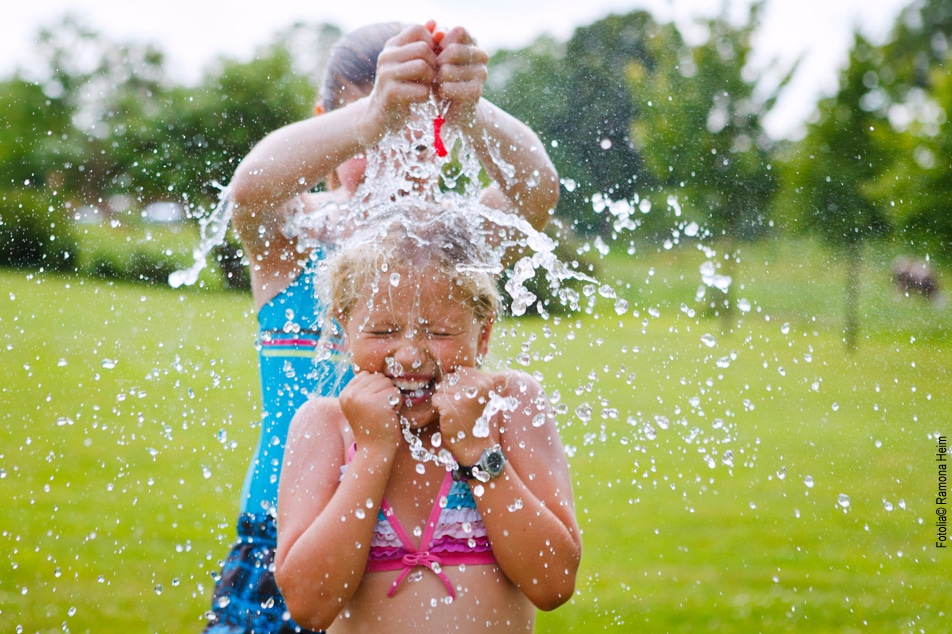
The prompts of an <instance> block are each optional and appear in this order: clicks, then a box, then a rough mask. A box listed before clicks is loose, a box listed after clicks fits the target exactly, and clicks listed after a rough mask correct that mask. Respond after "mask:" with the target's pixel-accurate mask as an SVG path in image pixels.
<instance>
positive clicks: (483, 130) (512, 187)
mask: <svg viewBox="0 0 952 634" xmlns="http://www.w3.org/2000/svg"><path fill="white" fill-rule="evenodd" d="M467 136H469V137H470V139H471V141H472V143H473V146H474V148H475V150H476V153H477V156H478V157H479V159H480V161H481V163H482V165H483V168H484V169H485V170H486V172H487V174H489V176H490V178H492V180H493V182H494V184H495V187H496V188H498V189H499V191H500V192H502V194H503V195H504V196H505V197H506V198H507V199H508V201H509V203H510V206H511V207H512V210H513V211H516V212H517V213H519V214H520V215H521V216H523V217H524V218H525V219H526V220H527V221H528V222H529V223H530V224H531V225H532V226H533V227H534V228H535V229H537V230H541V229H542V228H544V227H545V225H546V224H547V223H548V220H549V212H550V210H552V209H553V208H554V207H555V205H556V203H557V202H558V200H559V180H558V173H557V172H556V170H555V167H554V166H553V165H552V161H551V160H550V159H549V155H548V154H547V153H546V151H545V147H544V146H543V145H542V142H541V141H540V140H539V137H538V136H536V134H535V133H534V132H533V131H532V130H531V129H530V128H529V126H527V125H525V124H524V123H522V122H521V121H519V120H518V119H516V118H515V117H513V116H512V115H510V114H509V113H507V112H506V111H504V110H502V109H501V108H499V107H498V106H496V105H494V104H492V103H491V102H489V101H487V100H486V99H481V100H480V101H479V105H478V107H477V109H476V118H475V124H474V126H473V128H472V129H471V130H468V131H467Z"/></svg>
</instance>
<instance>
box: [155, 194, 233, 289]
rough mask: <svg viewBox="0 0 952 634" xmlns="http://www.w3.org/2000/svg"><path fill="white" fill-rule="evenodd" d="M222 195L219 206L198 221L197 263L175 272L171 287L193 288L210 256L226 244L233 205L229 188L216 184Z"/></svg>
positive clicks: (195, 254) (219, 198) (193, 253)
mask: <svg viewBox="0 0 952 634" xmlns="http://www.w3.org/2000/svg"><path fill="white" fill-rule="evenodd" d="M214 185H215V186H216V187H218V189H219V191H220V193H219V197H218V205H217V206H216V207H215V208H214V209H213V210H212V212H211V213H210V214H208V215H207V216H203V217H201V218H199V220H198V228H199V236H200V237H199V241H198V246H196V247H195V249H194V250H193V251H192V255H193V256H194V258H195V263H194V264H192V266H190V267H189V268H187V269H182V270H180V271H174V272H173V273H171V274H170V275H169V286H171V287H172V288H178V287H180V286H182V285H185V286H192V285H193V284H195V282H197V281H198V276H199V274H200V273H201V272H202V270H203V269H204V268H205V265H206V263H207V261H208V254H209V253H211V251H212V249H214V248H215V247H216V246H218V245H219V244H223V243H224V242H225V236H226V234H227V233H228V223H229V222H231V212H232V208H231V204H230V203H229V200H228V187H226V186H222V185H220V184H218V183H214Z"/></svg>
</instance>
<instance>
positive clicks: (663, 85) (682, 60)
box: [628, 3, 790, 319]
mask: <svg viewBox="0 0 952 634" xmlns="http://www.w3.org/2000/svg"><path fill="white" fill-rule="evenodd" d="M761 6H762V5H761V4H760V3H755V4H754V5H753V6H752V7H751V10H750V13H749V14H748V20H747V23H746V24H744V25H742V26H741V27H739V28H738V27H734V26H733V25H731V24H730V23H729V22H728V21H727V19H726V17H725V16H721V17H719V18H717V19H713V20H709V21H707V22H706V27H707V31H708V38H707V40H706V41H705V42H704V43H703V44H700V45H698V46H695V47H691V46H688V45H687V44H685V42H684V40H683V39H682V37H681V34H680V33H679V32H678V30H677V28H676V27H675V26H674V25H667V26H664V27H662V28H660V29H657V30H656V31H655V32H654V33H652V34H651V36H650V38H649V40H648V42H647V44H648V48H649V52H650V55H651V62H652V63H651V64H650V65H648V64H632V65H631V66H630V67H629V71H628V78H629V81H630V89H629V90H630V93H631V95H632V96H633V99H634V101H635V103H636V105H637V108H638V112H639V116H638V118H637V119H635V120H634V122H633V124H632V130H633V137H634V139H635V144H636V147H637V148H638V150H639V151H640V152H641V153H642V156H643V157H644V161H645V164H646V165H647V167H648V169H649V170H650V172H651V174H652V175H653V177H654V178H655V179H656V181H657V182H658V184H659V187H658V190H657V192H656V193H655V194H654V199H655V204H654V205H653V206H654V207H655V208H662V207H663V205H662V204H659V203H661V202H662V201H669V200H674V199H676V200H677V203H676V204H674V205H673V207H674V210H673V213H674V214H675V218H670V217H668V218H665V219H664V220H665V222H664V223H663V224H661V225H659V227H665V228H667V230H668V231H669V232H670V231H671V227H672V226H674V227H675V228H678V227H680V228H681V229H683V228H684V226H685V225H686V224H688V222H689V221H696V222H697V223H698V224H699V225H700V226H701V227H703V228H704V229H705V230H706V231H707V232H709V233H710V234H712V235H713V236H714V237H715V238H716V239H718V240H720V241H721V243H722V248H723V250H724V256H723V258H719V259H718V262H717V263H716V265H717V266H718V267H720V266H721V265H722V264H723V265H724V266H725V274H726V276H727V277H729V278H734V277H735V273H734V263H735V262H736V260H737V257H736V253H735V250H736V241H737V240H748V239H752V238H755V237H757V236H759V235H761V234H762V233H763V232H764V231H765V227H766V222H765V220H766V215H767V211H768V208H769V204H770V200H771V197H772V196H773V194H774V192H775V191H776V190H777V187H778V183H777V178H776V175H775V174H774V172H773V169H772V165H771V154H770V152H771V150H772V143H771V141H770V139H769V138H768V136H767V134H766V132H765V131H764V129H763V126H762V119H763V117H764V115H765V114H766V113H767V112H768V111H769V109H770V108H771V107H772V106H773V103H774V102H775V100H776V98H777V96H778V94H779V92H780V90H782V89H783V87H784V86H785V85H786V83H787V81H788V80H789V77H790V75H788V76H787V78H785V79H784V80H783V81H782V82H781V83H780V84H779V86H777V87H776V89H775V91H774V92H773V94H770V95H768V96H766V97H758V96H755V88H756V85H755V82H754V81H753V80H751V79H748V78H747V76H746V75H745V67H746V65H747V58H748V56H749V54H750V51H751V48H750V36H751V34H752V33H753V31H754V30H755V29H756V28H757V25H758V24H759V12H760V10H761ZM682 211H683V213H684V217H683V218H680V219H679V218H677V216H678V215H680V213H682ZM655 213H656V214H657V215H663V212H655ZM669 213H670V212H669ZM732 287H733V285H728V286H727V287H726V289H727V292H726V293H725V294H724V296H723V297H722V298H719V299H717V300H715V302H714V303H713V308H714V309H715V310H716V311H717V312H720V313H722V314H723V315H724V316H725V319H729V318H730V316H731V313H732V310H733V307H734V306H733V304H734V302H733V301H732V300H731V297H730V289H731V288H732ZM722 290H724V289H723V288H722Z"/></svg>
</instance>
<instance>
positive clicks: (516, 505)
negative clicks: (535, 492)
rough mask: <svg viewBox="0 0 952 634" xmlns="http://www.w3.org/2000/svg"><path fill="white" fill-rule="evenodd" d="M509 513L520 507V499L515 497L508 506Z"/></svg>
mask: <svg viewBox="0 0 952 634" xmlns="http://www.w3.org/2000/svg"><path fill="white" fill-rule="evenodd" d="M507 508H508V509H509V512H510V513H515V512H516V511H518V510H520V509H521V508H522V499H521V498H516V499H515V500H514V501H513V503H512V504H510V505H509V506H508V507H507Z"/></svg>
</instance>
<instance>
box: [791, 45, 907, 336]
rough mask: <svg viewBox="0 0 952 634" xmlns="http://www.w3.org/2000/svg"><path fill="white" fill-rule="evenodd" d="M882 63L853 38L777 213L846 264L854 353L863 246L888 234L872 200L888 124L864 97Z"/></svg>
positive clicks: (796, 157)
mask: <svg viewBox="0 0 952 634" xmlns="http://www.w3.org/2000/svg"><path fill="white" fill-rule="evenodd" d="M881 63H882V58H881V51H880V50H879V49H876V48H875V47H874V46H872V45H871V44H870V43H869V42H868V41H866V40H865V39H864V38H863V37H861V36H859V35H856V36H855V41H854V45H853V49H852V52H851V53H850V59H849V65H848V67H847V68H846V70H845V71H844V72H843V73H842V75H841V78H840V88H839V92H838V93H837V95H836V96H834V97H830V98H827V99H824V100H823V101H821V102H820V105H819V109H818V115H817V119H816V121H815V122H814V123H811V124H810V125H809V126H808V130H807V135H806V137H805V138H804V139H803V141H802V142H801V143H800V144H799V145H798V146H795V147H794V148H793V149H792V150H793V151H791V152H790V153H789V155H788V156H787V158H786V160H785V161H784V162H783V166H782V169H783V175H784V178H783V180H784V192H783V195H782V196H783V201H782V203H781V208H783V209H784V210H786V211H787V213H788V214H789V215H788V218H787V220H788V221H789V222H790V225H791V226H792V227H796V228H800V229H803V230H806V231H810V232H814V233H816V234H818V235H819V236H821V237H822V238H823V240H824V241H825V242H826V244H827V245H829V246H830V247H831V248H833V249H835V250H837V251H838V252H840V253H843V254H844V255H845V257H846V264H847V267H846V268H847V280H846V291H845V300H846V301H845V326H844V341H845V343H846V345H847V347H848V348H850V349H854V348H856V345H857V339H858V336H859V328H860V324H859V314H858V300H859V285H860V271H861V264H862V248H863V244H864V243H865V242H866V241H868V240H870V239H873V238H877V237H881V236H884V235H886V234H887V233H888V232H889V229H890V223H889V219H888V216H887V214H886V212H885V210H884V208H883V207H882V205H879V204H877V203H876V202H875V200H874V199H873V197H872V196H871V195H870V192H869V188H870V187H871V186H873V185H874V184H875V182H876V180H877V178H878V177H879V175H880V174H881V173H882V171H883V170H884V169H885V166H886V165H887V160H888V158H889V157H888V152H887V149H886V148H885V147H884V145H883V144H882V143H880V142H879V141H878V140H877V134H876V131H877V130H878V129H881V128H886V127H887V126H888V123H887V121H886V120H885V118H884V114H883V113H882V109H881V108H880V107H878V106H879V104H876V103H874V102H872V101H871V100H870V99H869V97H868V95H869V94H870V83H871V79H870V78H871V77H873V76H875V73H876V69H877V68H878V67H879V66H880V65H881Z"/></svg>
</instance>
